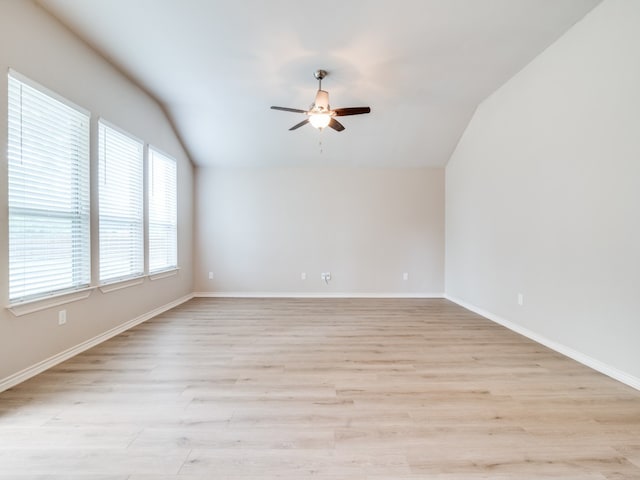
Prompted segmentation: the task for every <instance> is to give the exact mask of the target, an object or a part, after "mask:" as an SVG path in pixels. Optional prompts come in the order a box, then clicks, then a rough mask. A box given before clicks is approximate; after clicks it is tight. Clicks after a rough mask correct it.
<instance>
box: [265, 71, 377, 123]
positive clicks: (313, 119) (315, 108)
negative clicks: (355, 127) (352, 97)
mask: <svg viewBox="0 0 640 480" xmlns="http://www.w3.org/2000/svg"><path fill="white" fill-rule="evenodd" d="M327 75H328V73H327V71H326V70H316V71H315V73H314V74H313V76H314V77H315V78H316V79H317V80H318V93H316V99H315V101H314V102H313V105H311V107H310V108H309V110H299V109H297V108H287V107H271V108H272V109H273V110H282V111H283V112H294V113H304V114H305V115H307V116H308V117H309V118H306V119H304V120H303V121H301V122H300V123H297V124H295V125H294V126H293V127H291V128H290V129H289V130H296V129H297V128H300V127H302V126H303V125H306V124H307V123H310V124H311V125H312V126H314V127H315V128H317V129H318V130H322V129H324V128H325V127H330V128H333V129H334V130H336V131H338V132H341V131H342V130H344V126H343V125H342V124H341V123H340V122H339V121H337V120H336V119H335V117H345V116H347V115H361V114H363V113H369V112H371V108H369V107H348V108H334V109H333V110H332V109H331V107H329V92H327V91H326V90H322V79H323V78H324V77H326V76H327Z"/></svg>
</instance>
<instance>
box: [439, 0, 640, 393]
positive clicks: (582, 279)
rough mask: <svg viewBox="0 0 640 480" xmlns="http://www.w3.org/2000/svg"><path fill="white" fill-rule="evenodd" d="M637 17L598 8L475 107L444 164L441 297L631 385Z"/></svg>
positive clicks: (639, 246) (639, 249)
mask: <svg viewBox="0 0 640 480" xmlns="http://www.w3.org/2000/svg"><path fill="white" fill-rule="evenodd" d="M639 25H640V2H638V1H636V0H608V1H605V2H604V3H602V4H601V5H599V6H598V7H596V8H595V9H594V10H593V11H592V12H591V13H590V14H588V15H587V16H586V17H585V18H584V20H582V21H581V22H579V23H578V24H577V25H576V26H575V27H574V28H573V29H571V30H570V31H569V32H568V33H567V34H566V35H565V36H563V37H562V38H561V39H560V40H559V41H558V42H556V43H555V44H554V45H552V46H551V47H549V48H548V49H547V50H546V51H545V52H544V53H542V55H540V56H539V57H538V58H536V59H535V60H534V61H533V62H532V63H531V64H530V65H529V66H527V67H526V68H525V69H524V70H523V71H521V72H520V73H519V74H518V75H516V76H515V77H514V78H513V79H511V80H510V81H509V82H507V83H506V84H505V85H504V86H503V87H502V88H500V89H499V90H498V91H497V92H495V93H494V94H493V95H492V96H491V97H489V98H488V99H487V100H486V101H485V102H484V103H483V104H481V106H480V107H479V108H478V111H477V113H476V115H475V117H474V118H473V120H472V121H471V123H470V125H469V126H468V128H467V131H466V133H465V134H464V136H463V138H462V139H461V141H460V143H459V145H458V147H457V149H456V151H455V153H454V154H453V156H452V158H451V160H450V162H449V165H448V166H447V171H446V189H447V193H446V238H447V240H446V265H447V266H446V292H447V294H448V295H449V296H451V297H453V298H456V299H458V300H461V301H463V302H465V303H466V304H468V305H471V306H474V307H477V308H479V309H482V310H484V311H486V312H489V313H491V314H493V315H495V316H496V317H498V318H500V319H503V320H506V321H508V322H512V324H513V325H514V326H515V327H516V328H521V329H525V330H526V331H528V332H529V333H531V334H533V335H534V336H537V337H538V338H539V339H542V340H546V341H548V342H547V343H554V344H556V346H557V347H559V348H560V349H563V350H565V351H568V352H569V353H572V354H573V355H574V356H575V357H578V358H580V359H581V360H583V361H585V362H586V363H590V364H591V365H592V366H596V367H598V368H600V369H601V370H603V371H608V373H612V374H615V375H617V376H618V378H621V379H625V380H626V381H627V382H628V383H631V384H635V385H636V386H638V388H640V346H639V342H638V340H639V339H640V210H639V208H640V62H639V61H638V59H640V28H638V26H639ZM518 293H522V294H523V295H524V305H522V306H519V305H518V302H517V295H518ZM625 376H626V378H625Z"/></svg>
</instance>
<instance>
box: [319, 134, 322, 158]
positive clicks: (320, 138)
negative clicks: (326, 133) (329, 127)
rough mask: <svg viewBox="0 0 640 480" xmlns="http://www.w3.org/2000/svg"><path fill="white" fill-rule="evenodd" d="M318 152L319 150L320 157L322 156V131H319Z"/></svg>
mask: <svg viewBox="0 0 640 480" xmlns="http://www.w3.org/2000/svg"><path fill="white" fill-rule="evenodd" d="M318 150H320V155H322V130H320V134H319V136H318Z"/></svg>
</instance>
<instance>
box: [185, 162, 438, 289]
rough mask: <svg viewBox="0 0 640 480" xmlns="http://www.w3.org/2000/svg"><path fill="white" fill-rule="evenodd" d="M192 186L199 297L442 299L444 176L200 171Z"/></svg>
mask: <svg viewBox="0 0 640 480" xmlns="http://www.w3.org/2000/svg"><path fill="white" fill-rule="evenodd" d="M197 178H198V180H197V186H196V192H197V193H196V196H197V200H196V203H197V220H196V224H197V227H198V231H197V235H196V236H197V240H196V243H197V246H196V251H197V261H196V266H195V275H196V280H195V285H196V287H195V288H196V291H198V292H216V293H241V294H276V295H286V294H294V295H296V294H304V295H348V294H372V295H378V294H379V295H387V294H389V295H402V294H407V295H421V294H426V295H430V294H442V292H443V269H444V264H443V260H444V252H443V243H444V237H443V232H444V205H443V201H444V170H443V169H430V168H397V169H394V168H386V169H378V168H334V167H326V168H269V169H240V168H238V169H233V168H226V169H216V168H201V169H199V170H198V175H197ZM325 271H329V272H331V275H332V277H333V278H332V280H331V281H330V282H329V284H328V285H326V284H325V283H324V282H322V281H321V278H320V274H321V272H325ZM208 272H212V273H213V280H209V279H208ZM302 272H306V274H307V279H306V280H301V273H302ZM405 272H406V273H408V274H409V279H408V280H403V273H405Z"/></svg>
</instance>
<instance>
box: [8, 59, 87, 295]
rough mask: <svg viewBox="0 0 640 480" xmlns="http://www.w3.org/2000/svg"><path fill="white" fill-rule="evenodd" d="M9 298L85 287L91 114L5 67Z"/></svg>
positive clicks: (48, 293)
mask: <svg viewBox="0 0 640 480" xmlns="http://www.w3.org/2000/svg"><path fill="white" fill-rule="evenodd" d="M8 84H9V89H8V90H9V92H8V94H9V95H8V99H9V102H8V127H9V128H8V181H9V185H8V192H9V198H8V204H9V299H10V301H12V302H20V301H25V300H30V299H36V298H39V297H43V296H46V295H52V294H55V293H63V292H67V291H73V290H77V289H80V288H83V287H87V286H88V285H89V283H90V281H91V267H90V237H89V235H90V233H89V227H90V225H89V114H88V113H87V112H85V111H84V110H82V109H80V108H78V107H76V106H73V105H72V104H70V102H68V101H66V100H62V99H59V98H58V97H57V96H56V95H55V94H53V93H50V92H48V91H46V90H45V89H44V88H43V87H40V86H38V85H36V84H35V83H34V82H31V81H29V80H28V79H26V78H24V77H22V76H21V75H19V74H17V73H16V72H13V71H10V72H9V77H8Z"/></svg>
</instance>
